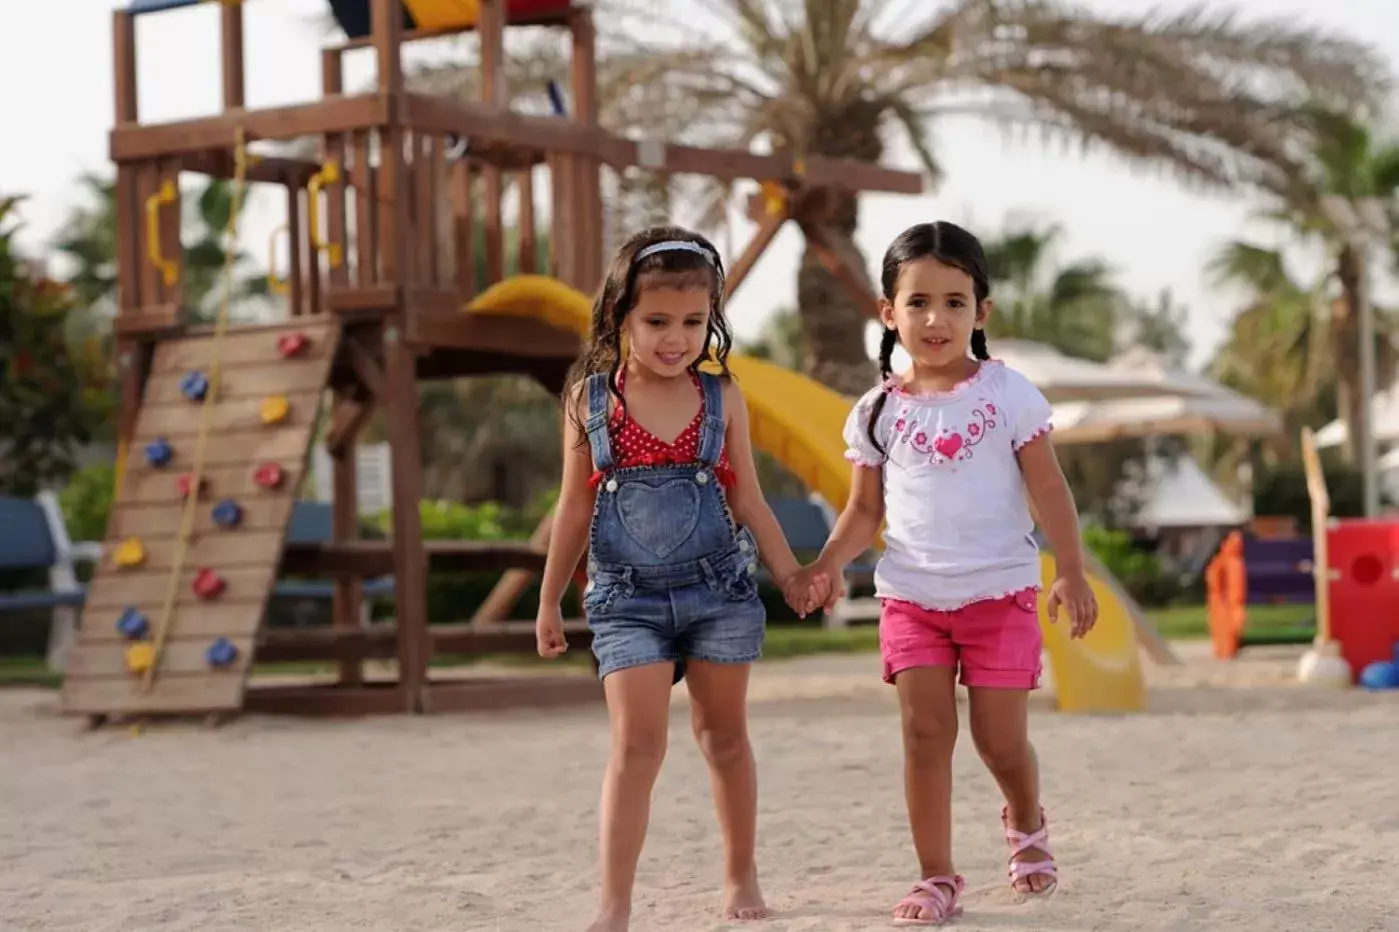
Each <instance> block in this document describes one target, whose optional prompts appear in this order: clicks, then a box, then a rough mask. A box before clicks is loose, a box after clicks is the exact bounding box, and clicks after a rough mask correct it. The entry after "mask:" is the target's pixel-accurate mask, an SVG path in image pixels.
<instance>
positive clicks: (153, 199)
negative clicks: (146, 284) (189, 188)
mask: <svg viewBox="0 0 1399 932" xmlns="http://www.w3.org/2000/svg"><path fill="white" fill-rule="evenodd" d="M179 193H180V192H179V190H178V189H177V188H176V187H175V182H173V181H169V180H166V181H165V182H163V183H162V184H161V186H160V190H159V191H157V192H156V193H154V194H152V195H151V196H150V197H148V198H146V255H147V256H149V257H150V260H151V265H153V266H155V267H156V268H158V269H160V274H161V277H162V278H163V279H164V281H165V284H166V287H170V286H173V285H174V284H175V283H176V282H178V281H179V280H180V264H179V263H178V262H176V261H175V260H174V259H167V258H165V254H164V253H163V252H161V249H160V208H161V207H163V206H165V205H167V204H173V203H175V198H176V197H177V196H178V195H179Z"/></svg>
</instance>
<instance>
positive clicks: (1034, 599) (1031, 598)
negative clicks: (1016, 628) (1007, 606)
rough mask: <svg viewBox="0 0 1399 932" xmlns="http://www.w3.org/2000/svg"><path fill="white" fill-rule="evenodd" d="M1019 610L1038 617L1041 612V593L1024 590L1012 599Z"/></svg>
mask: <svg viewBox="0 0 1399 932" xmlns="http://www.w3.org/2000/svg"><path fill="white" fill-rule="evenodd" d="M1010 598H1011V601H1013V602H1014V603H1015V605H1016V607H1017V608H1019V609H1021V610H1022V611H1026V612H1030V613H1032V614H1034V615H1038V614H1039V612H1040V597H1039V593H1038V592H1036V591H1035V590H1033V589H1022V590H1020V591H1019V592H1017V593H1015V594H1014V595H1012V596H1011V597H1010Z"/></svg>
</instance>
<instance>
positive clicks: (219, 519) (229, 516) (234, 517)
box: [214, 498, 243, 527]
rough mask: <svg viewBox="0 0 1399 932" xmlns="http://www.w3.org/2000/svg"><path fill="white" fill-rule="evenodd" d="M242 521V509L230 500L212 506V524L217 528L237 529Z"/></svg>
mask: <svg viewBox="0 0 1399 932" xmlns="http://www.w3.org/2000/svg"><path fill="white" fill-rule="evenodd" d="M242 520H243V509H242V508H240V507H239V506H238V503H237V502H235V501H233V499H231V498H226V499H224V500H223V501H221V502H219V503H218V504H217V505H215V506H214V523H215V524H217V525H218V526H219V527H237V526H238V522H240V521H242Z"/></svg>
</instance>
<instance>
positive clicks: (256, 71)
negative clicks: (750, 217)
mask: <svg viewBox="0 0 1399 932" xmlns="http://www.w3.org/2000/svg"><path fill="white" fill-rule="evenodd" d="M119 5H122V4H120V3H118V2H115V0H38V2H36V0H8V2H0V87H4V88H6V89H7V91H8V92H7V93H6V95H5V99H4V103H3V105H0V117H3V124H2V125H3V126H4V127H5V132H4V135H3V136H0V192H3V193H6V194H11V193H23V194H27V195H29V196H30V200H29V201H28V202H27V203H26V204H25V206H24V208H23V217H24V219H25V220H26V223H27V227H26V230H25V232H24V233H23V234H22V236H21V241H22V242H23V243H24V244H25V245H26V246H27V247H30V248H33V249H35V250H36V251H39V250H41V249H42V247H43V245H44V244H45V243H46V242H47V241H48V240H49V239H50V238H51V237H52V234H53V232H54V230H55V228H56V227H57V226H58V224H59V223H61V221H62V220H63V218H64V216H65V215H66V213H67V211H68V210H69V209H70V208H71V206H72V205H73V204H74V203H75V201H76V199H77V198H78V196H79V190H78V188H77V187H76V185H75V183H74V182H75V178H76V177H77V176H78V174H79V173H81V172H83V171H87V170H97V171H107V170H109V169H110V163H109V162H108V160H107V132H108V130H109V128H110V125H111V122H112V106H113V105H112V87H111V80H112V79H111V71H112V55H111V44H112V43H111V18H110V16H109V11H110V10H111V9H113V8H114V7H116V6H119ZM1091 5H1092V6H1094V7H1097V8H1100V9H1102V10H1104V11H1105V12H1110V13H1111V12H1124V11H1126V12H1130V11H1133V10H1137V9H1140V8H1142V7H1143V6H1145V5H1146V4H1145V3H1144V0H1093V2H1092V3H1091ZM1156 5H1157V6H1159V7H1160V8H1162V9H1165V10H1168V11H1169V10H1173V9H1178V8H1179V9H1184V8H1186V7H1188V6H1193V5H1194V3H1193V2H1190V3H1187V2H1183V0H1160V2H1159V3H1157V4H1156ZM1211 5H1212V4H1211ZM1230 5H1231V6H1232V7H1233V8H1234V9H1236V10H1238V11H1239V12H1240V13H1241V14H1242V15H1243V16H1244V17H1246V18H1247V17H1253V16H1258V15H1264V14H1270V15H1277V16H1286V17H1290V18H1295V20H1296V21H1297V22H1299V23H1315V24H1317V25H1319V26H1324V27H1328V28H1332V29H1340V30H1345V31H1347V32H1350V33H1352V34H1355V35H1359V36H1364V37H1368V38H1369V39H1370V40H1371V41H1374V42H1377V43H1378V44H1379V46H1380V48H1381V50H1382V51H1383V52H1384V53H1385V54H1386V55H1388V56H1389V57H1390V58H1391V60H1393V61H1396V62H1399V4H1395V3H1393V0H1342V2H1333V3H1325V4H1318V3H1315V2H1313V0H1235V2H1233V3H1232V4H1230ZM327 9H328V4H327V3H326V0H252V2H250V3H249V5H248V7H247V76H248V90H247V97H248V104H249V106H252V107H264V106H275V105H277V104H282V103H291V102H298V101H307V100H312V99H315V98H316V97H317V96H318V95H319V87H320V61H319V56H318V54H317V50H318V48H319V47H320V46H321V45H322V44H324V42H325V41H326V36H325V35H324V34H323V33H322V32H321V30H320V27H319V26H318V20H320V19H322V18H323V17H324V16H325V14H326V11H327ZM138 49H139V53H140V74H139V82H140V88H141V97H140V106H141V117H142V120H143V121H159V120H170V119H179V118H183V117H191V116H199V115H203V114H207V113H213V112H216V111H217V110H218V109H219V106H220V101H219V68H218V26H217V14H216V13H215V11H214V10H213V9H212V5H211V4H200V5H198V6H196V7H194V8H191V9H184V10H177V11H174V12H170V13H164V14H157V15H153V16H147V17H143V18H142V19H141V20H140V21H139V25H138ZM361 56H366V53H360V56H356V57H355V58H352V59H350V61H349V66H348V68H347V74H346V83H347V85H348V86H354V85H355V84H356V83H357V82H359V81H363V80H366V79H367V78H368V77H369V76H370V74H371V72H370V71H369V68H370V65H371V62H370V60H369V58H368V57H367V56H366V57H361ZM417 57H418V56H416V55H410V56H409V60H410V61H411V60H414V59H415V58H417ZM84 74H87V75H88V77H87V78H84V77H82V75H84ZM936 132H937V135H936V149H937V154H938V156H939V158H940V159H941V161H942V163H943V164H944V166H945V168H946V170H947V180H946V182H945V183H944V185H943V186H942V189H941V190H940V191H938V192H935V193H933V194H930V195H925V196H923V197H918V198H911V197H904V196H878V195H871V196H868V197H867V198H866V199H865V200H864V203H863V209H862V215H861V230H860V234H859V239H858V241H859V245H860V246H861V247H862V248H863V249H864V251H865V253H866V254H867V255H868V256H869V257H870V259H871V262H872V263H873V262H877V261H878V257H879V255H880V253H881V252H882V251H883V249H884V247H885V245H887V243H888V241H889V240H890V239H891V238H892V237H893V236H894V235H895V234H896V233H897V232H898V231H900V230H901V229H903V228H904V227H905V226H908V225H910V224H912V223H916V222H920V221H924V220H930V219H937V218H945V219H950V220H954V221H957V222H959V223H963V224H966V225H968V226H969V227H970V228H971V229H972V230H973V231H976V232H979V233H981V234H982V235H986V236H989V235H991V234H994V233H995V232H997V231H998V230H999V228H1000V227H1001V225H1002V224H1003V223H1004V221H1005V220H1006V219H1007V218H1008V217H1012V216H1019V215H1026V214H1028V215H1031V216H1038V217H1043V218H1045V219H1050V220H1056V221H1058V222H1059V223H1061V224H1062V225H1063V226H1064V228H1065V232H1066V237H1065V252H1064V255H1065V258H1074V257H1077V256H1082V255H1098V256H1101V257H1103V258H1105V259H1106V260H1107V261H1108V262H1110V263H1111V264H1112V265H1114V266H1115V267H1116V268H1117V269H1118V270H1119V273H1120V275H1119V280H1120V282H1121V283H1122V284H1123V285H1124V286H1125V287H1126V288H1127V289H1128V290H1129V291H1131V292H1133V293H1135V294H1140V295H1143V296H1148V295H1154V294H1155V293H1156V292H1157V291H1159V290H1160V289H1161V288H1163V287H1170V288H1172V289H1173V290H1174V291H1175V293H1176V295H1177V298H1178V300H1180V301H1182V302H1184V303H1186V304H1187V305H1188V306H1189V307H1190V320H1191V325H1192V337H1193V339H1194V340H1195V343H1196V352H1195V354H1194V360H1195V361H1197V362H1198V361H1201V360H1202V359H1203V358H1204V356H1205V355H1206V354H1207V351H1208V350H1209V349H1210V348H1211V347H1212V346H1213V345H1214V344H1215V342H1216V341H1217V340H1218V339H1219V338H1220V336H1221V335H1222V334H1223V329H1224V326H1225V324H1226V323H1227V321H1228V319H1229V317H1230V316H1231V314H1232V311H1233V309H1234V302H1233V301H1231V299H1230V296H1228V295H1223V294H1214V293H1212V291H1211V289H1210V287H1209V286H1208V284H1207V282H1206V281H1205V278H1204V275H1203V272H1202V269H1203V266H1204V263H1205V261H1206V259H1207V258H1208V256H1209V255H1210V254H1211V253H1212V251H1213V250H1214V249H1215V248H1216V247H1217V245H1218V244H1219V243H1221V242H1223V241H1225V240H1227V239H1232V238H1237V237H1239V236H1241V235H1244V234H1245V233H1246V232H1248V230H1246V225H1245V220H1246V217H1247V214H1248V211H1249V205H1248V204H1245V203H1243V202H1240V201H1229V200H1224V199H1221V198H1219V197H1209V198H1206V197H1202V196H1198V195H1192V194H1187V193H1184V192H1183V191H1182V189H1181V188H1180V187H1178V186H1177V185H1176V184H1174V183H1173V182H1172V181H1171V180H1170V179H1169V178H1167V177H1165V176H1164V175H1160V174H1148V173H1145V172H1143V171H1142V170H1136V171H1133V170H1130V169H1128V168H1127V167H1126V166H1125V165H1123V164H1122V163H1121V162H1119V161H1117V160H1114V159H1113V158H1112V157H1110V156H1082V155H1079V154H1078V153H1077V152H1076V151H1047V150H1045V149H1044V148H1043V147H1041V146H1039V145H1038V144H1036V143H1030V142H1025V143H1008V142H1007V141H1006V140H1004V139H1003V138H1002V137H1001V135H1000V134H999V132H998V131H997V130H995V129H993V128H989V127H987V126H986V125H984V124H981V123H979V122H977V121H975V120H973V119H970V118H965V119H957V120H952V121H947V122H945V123H942V124H940V125H939V126H938V127H937V130H936ZM894 156H895V157H896V158H898V157H899V153H894ZM899 161H900V162H901V163H902V165H903V166H904V167H912V164H913V163H912V160H911V159H908V158H901V159H899ZM280 201H281V198H275V199H274V198H273V197H272V196H271V195H270V194H268V195H264V197H263V198H254V199H253V201H252V203H251V206H250V208H249V214H248V216H247V219H246V222H245V226H246V232H245V235H244V237H243V241H244V243H245V244H246V248H248V249H249V250H250V252H251V253H252V254H253V255H254V256H256V257H259V259H261V257H263V256H265V255H266V254H267V239H268V234H269V233H270V232H271V230H272V229H273V228H274V227H275V226H277V225H278V224H279V223H280V222H281V220H282V216H281V214H282V210H283V208H282V206H281V204H280ZM1254 232H1257V231H1256V229H1255V230H1254ZM745 238H746V236H745V230H744V228H743V227H740V228H739V230H738V235H737V239H738V241H739V242H740V243H741V242H742V241H743V240H744V239H745ZM800 248H801V238H800V234H799V233H798V232H797V231H796V230H794V229H791V228H789V229H788V230H786V231H784V232H783V233H782V234H781V235H780V236H779V237H778V239H777V240H776V242H775V243H774V244H773V246H772V248H770V249H769V251H768V253H767V255H766V256H765V257H764V258H763V260H762V262H761V263H760V264H759V267H758V269H757V270H755V272H754V274H753V276H752V277H751V278H750V279H749V280H748V282H747V283H746V284H745V285H744V286H743V288H742V289H741V290H740V292H739V294H738V295H737V296H736V298H735V300H734V302H733V303H732V305H731V309H730V315H731V318H732V320H733V322H734V326H735V329H736V330H737V332H738V333H739V335H740V336H751V335H752V334H754V333H755V332H756V331H757V330H758V328H759V327H760V326H761V323H762V320H763V317H764V316H765V314H766V313H767V312H768V311H770V310H771V309H772V308H775V307H781V306H784V305H788V306H790V305H792V304H793V303H794V288H793V277H794V276H793V272H794V269H795V264H796V260H797V257H798V255H799V250H800Z"/></svg>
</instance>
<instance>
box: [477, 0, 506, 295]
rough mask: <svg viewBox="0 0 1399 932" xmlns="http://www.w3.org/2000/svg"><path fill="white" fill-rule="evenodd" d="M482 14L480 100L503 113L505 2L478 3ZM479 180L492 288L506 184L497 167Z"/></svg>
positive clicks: (499, 273)
mask: <svg viewBox="0 0 1399 932" xmlns="http://www.w3.org/2000/svg"><path fill="white" fill-rule="evenodd" d="M480 9H481V13H480V16H479V18H478V19H477V23H476V31H477V32H478V33H480V35H481V100H482V102H483V103H485V104H486V106H488V107H490V108H491V109H493V110H505V109H506V106H507V101H506V96H505V91H506V87H505V3H504V0H481V4H480ZM481 179H482V182H483V184H484V187H485V195H486V212H485V213H486V217H485V220H486V230H485V239H486V243H485V247H486V281H485V282H484V283H483V284H484V285H486V286H490V285H494V284H495V283H496V282H498V281H500V280H501V279H502V278H503V277H504V276H505V225H504V220H503V218H502V216H501V204H500V200H501V197H502V196H503V195H504V193H505V182H504V178H503V177H502V176H501V171H500V167H499V166H497V165H493V164H489V163H486V164H483V165H482V166H481Z"/></svg>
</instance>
